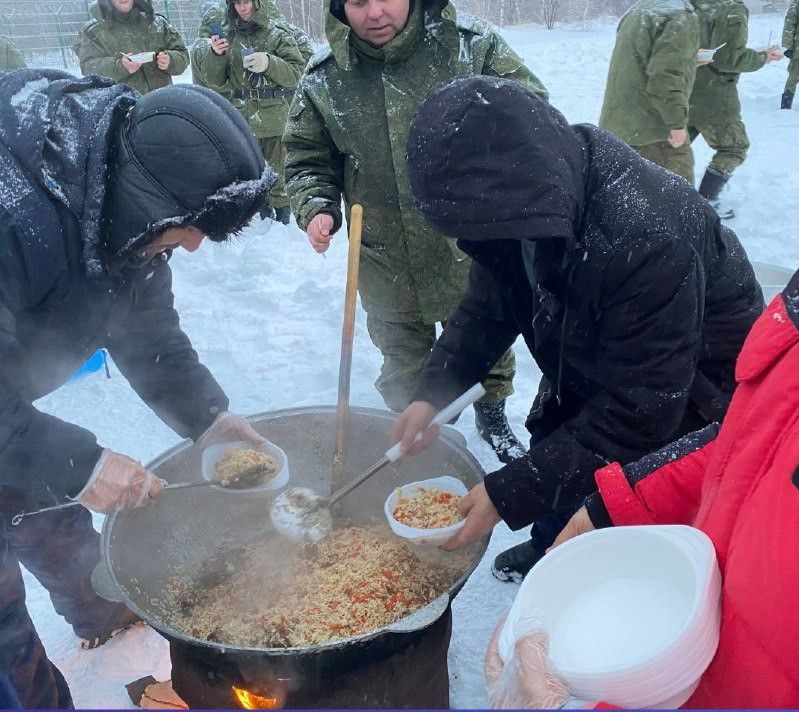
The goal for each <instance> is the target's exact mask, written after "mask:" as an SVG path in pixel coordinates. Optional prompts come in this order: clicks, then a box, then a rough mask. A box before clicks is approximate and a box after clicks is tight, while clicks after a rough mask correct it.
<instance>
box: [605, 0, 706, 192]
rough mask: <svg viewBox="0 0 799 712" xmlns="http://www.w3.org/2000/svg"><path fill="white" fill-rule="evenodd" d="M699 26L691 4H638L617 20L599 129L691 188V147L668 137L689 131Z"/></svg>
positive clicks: (674, 0)
mask: <svg viewBox="0 0 799 712" xmlns="http://www.w3.org/2000/svg"><path fill="white" fill-rule="evenodd" d="M698 49H699V23H698V21H697V17H696V13H695V12H694V9H693V6H692V5H691V3H690V2H687V0H639V2H637V3H636V4H635V5H633V7H632V8H630V10H628V11H627V13H626V14H625V15H624V17H622V18H621V20H620V21H619V27H618V30H617V33H616V45H615V47H614V48H613V55H612V57H611V60H610V69H609V71H608V81H607V86H606V88H605V98H604V101H603V104H602V114H601V116H600V118H599V125H600V126H601V127H602V128H603V129H607V130H608V131H612V132H613V133H614V134H616V135H617V136H618V137H619V138H620V139H622V141H624V142H625V143H628V144H629V145H630V146H632V147H633V148H634V149H635V150H636V151H638V152H639V153H640V154H641V155H643V156H644V157H645V158H648V159H649V160H650V161H652V162H654V163H657V164H658V165H661V166H663V167H664V168H668V169H669V170H671V171H674V172H675V173H676V174H677V175H681V176H682V177H683V178H685V179H686V180H688V181H690V182H692V183H693V178H694V157H693V151H692V150H691V147H690V145H689V144H688V142H687V141H686V143H685V144H684V145H683V146H681V147H680V148H673V147H672V146H671V145H670V144H669V143H668V141H667V139H668V137H669V132H670V131H672V130H675V129H685V128H687V126H688V98H689V96H690V95H691V86H692V85H693V82H694V75H695V74H696V52H697V50H698Z"/></svg>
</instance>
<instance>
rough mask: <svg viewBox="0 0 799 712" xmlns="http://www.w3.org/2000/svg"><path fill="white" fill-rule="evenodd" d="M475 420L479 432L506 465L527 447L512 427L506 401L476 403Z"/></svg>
mask: <svg viewBox="0 0 799 712" xmlns="http://www.w3.org/2000/svg"><path fill="white" fill-rule="evenodd" d="M474 422H475V425H476V426H477V432H478V433H480V437H481V438H483V440H485V441H486V442H487V443H488V444H489V445H490V446H491V447H492V449H493V450H494V452H495V453H496V454H497V457H498V458H499V460H500V462H503V463H505V464H506V465H507V464H508V463H509V462H512V461H513V460H517V459H518V458H520V457H522V456H523V455H524V453H525V449H524V447H523V446H522V444H521V443H520V442H519V441H518V439H517V438H516V436H515V435H514V434H513V431H512V430H511V429H510V425H509V424H508V419H507V417H506V416H505V401H504V400H503V401H499V402H498V403H481V402H480V401H478V402H477V403H475V404H474Z"/></svg>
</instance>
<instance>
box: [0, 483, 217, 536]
mask: <svg viewBox="0 0 799 712" xmlns="http://www.w3.org/2000/svg"><path fill="white" fill-rule="evenodd" d="M213 484H219V483H218V482H213V481H211V480H194V481H192V482H171V483H169V484H166V485H164V489H165V490H173V489H186V488H188V487H207V486H208V485H213ZM78 504H80V502H78V500H77V499H73V500H72V501H70V502H63V503H62V504H54V505H53V506H52V507H42V509H34V510H33V511H32V512H20V513H19V514H15V515H14V516H13V517H11V526H12V527H15V526H17V525H18V524H20V523H21V522H22V520H23V519H24V518H25V517H31V516H33V515H34V514H45V513H46V512H55V511H57V510H59V509H66V508H67V507H74V506H76V505H78Z"/></svg>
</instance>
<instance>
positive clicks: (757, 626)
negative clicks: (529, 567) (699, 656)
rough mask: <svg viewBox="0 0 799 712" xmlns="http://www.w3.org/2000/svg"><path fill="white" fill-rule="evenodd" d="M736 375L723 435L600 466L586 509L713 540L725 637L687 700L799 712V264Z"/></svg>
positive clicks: (599, 518) (752, 337)
mask: <svg viewBox="0 0 799 712" xmlns="http://www.w3.org/2000/svg"><path fill="white" fill-rule="evenodd" d="M736 380H737V381H738V388H737V390H736V391H735V395H734V396H733V399H732V403H731V404H730V408H729V411H728V412H727V416H726V418H725V419H724V422H723V424H722V426H721V430H720V431H719V432H718V436H717V437H715V438H714V439H711V440H710V441H709V442H708V443H707V444H705V445H704V446H703V447H701V448H699V449H697V448H696V447H695V445H696V444H697V443H696V442H695V437H696V436H694V437H693V438H692V441H691V442H688V443H686V442H678V443H675V444H674V445H672V446H671V447H669V448H667V449H666V450H665V451H664V452H663V453H660V454H659V455H655V456H652V457H650V458H648V460H649V462H648V463H641V464H644V465H645V466H644V467H642V466H641V464H639V463H636V465H637V467H632V468H629V467H628V468H624V469H622V467H621V466H620V465H618V464H612V465H609V466H607V467H605V468H603V469H601V470H599V471H598V472H597V473H596V483H597V485H598V486H599V494H600V495H601V499H600V497H599V496H597V495H594V496H593V497H592V498H591V500H590V501H589V513H590V515H591V518H592V520H593V521H594V522H595V524H596V525H597V526H602V525H603V524H609V523H612V524H615V525H634V524H689V525H691V526H694V527H696V528H697V529H700V530H702V531H703V532H705V533H706V534H707V535H708V536H709V537H710V539H711V540H712V541H713V544H714V546H715V549H716V556H717V557H718V562H719V567H720V568H721V575H722V579H723V581H724V584H723V588H722V600H721V636H720V639H719V647H718V650H717V651H716V655H715V657H714V658H713V661H712V662H711V663H710V667H708V669H707V670H706V671H705V673H704V675H703V676H702V678H701V679H700V681H699V687H698V688H697V689H696V692H694V694H693V695H692V696H691V698H690V699H689V700H688V702H686V703H685V704H684V705H683V707H685V708H735V709H752V708H759V709H764V708H788V709H791V708H792V709H796V708H797V707H799V658H797V656H796V650H797V647H799V626H797V624H796V604H795V601H796V596H795V593H796V589H797V586H799V557H797V555H796V551H797V549H796V546H797V545H799V542H798V541H797V533H799V272H797V274H795V275H794V276H793V278H792V280H791V282H790V283H789V284H788V286H787V287H786V289H785V290H784V291H783V293H782V294H781V295H777V297H775V298H774V300H773V301H772V302H771V304H769V306H768V309H767V310H766V311H765V313H764V314H763V316H761V317H760V319H759V320H758V321H757V322H756V323H755V325H754V327H753V329H752V331H751V333H750V334H749V337H748V338H747V340H746V343H745V344H744V347H743V350H742V352H741V355H740V357H739V359H738V364H737V367H736ZM682 454H684V456H682V457H681V455H682ZM625 470H627V472H625ZM636 470H637V471H636ZM608 514H609V517H610V521H608V520H607V516H608Z"/></svg>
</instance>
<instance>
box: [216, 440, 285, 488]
mask: <svg viewBox="0 0 799 712" xmlns="http://www.w3.org/2000/svg"><path fill="white" fill-rule="evenodd" d="M202 473H203V477H204V478H205V479H206V480H208V481H209V482H217V483H219V484H218V485H212V487H214V488H216V489H222V490H225V491H226V492H258V491H262V490H277V489H280V488H281V487H285V486H286V484H287V483H288V481H289V464H288V458H287V457H286V453H285V452H283V450H281V449H280V448H279V447H278V446H277V445H275V444H274V443H272V442H269V441H268V440H266V441H264V442H263V443H262V444H261V445H253V444H252V443H248V442H244V441H240V442H232V443H220V444H218V445H210V446H209V447H207V448H205V450H203V455H202Z"/></svg>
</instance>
